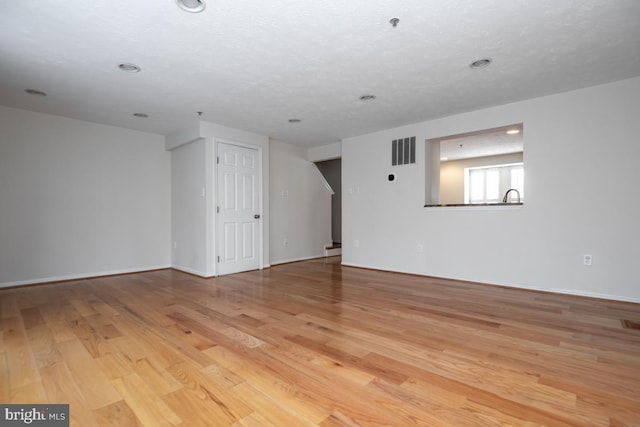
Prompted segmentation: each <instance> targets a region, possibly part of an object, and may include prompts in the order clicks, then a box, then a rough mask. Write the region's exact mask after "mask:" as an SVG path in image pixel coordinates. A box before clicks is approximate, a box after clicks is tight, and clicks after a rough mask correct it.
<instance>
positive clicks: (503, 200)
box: [502, 188, 520, 203]
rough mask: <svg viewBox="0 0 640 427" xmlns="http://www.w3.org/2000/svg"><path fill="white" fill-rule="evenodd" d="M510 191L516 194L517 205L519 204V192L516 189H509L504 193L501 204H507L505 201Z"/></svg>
mask: <svg viewBox="0 0 640 427" xmlns="http://www.w3.org/2000/svg"><path fill="white" fill-rule="evenodd" d="M512 191H515V192H516V194H517V195H518V203H520V192H519V191H518V190H517V189H516V188H510V189H508V190H507V192H506V193H504V197H503V198H502V203H508V202H507V200H508V199H509V193H511V192H512Z"/></svg>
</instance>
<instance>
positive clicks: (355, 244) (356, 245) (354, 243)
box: [353, 240, 360, 248]
mask: <svg viewBox="0 0 640 427" xmlns="http://www.w3.org/2000/svg"><path fill="white" fill-rule="evenodd" d="M353 247H354V248H359V247H360V240H354V241H353Z"/></svg>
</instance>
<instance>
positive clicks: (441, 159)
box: [440, 157, 449, 162]
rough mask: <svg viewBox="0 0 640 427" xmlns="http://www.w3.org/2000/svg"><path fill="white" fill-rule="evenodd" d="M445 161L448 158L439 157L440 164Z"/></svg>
mask: <svg viewBox="0 0 640 427" xmlns="http://www.w3.org/2000/svg"><path fill="white" fill-rule="evenodd" d="M445 160H449V158H448V157H440V161H441V162H444V161H445Z"/></svg>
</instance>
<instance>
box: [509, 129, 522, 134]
mask: <svg viewBox="0 0 640 427" xmlns="http://www.w3.org/2000/svg"><path fill="white" fill-rule="evenodd" d="M518 133H520V129H509V130H508V131H507V135H515V134H518Z"/></svg>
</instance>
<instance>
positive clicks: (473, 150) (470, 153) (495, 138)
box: [429, 123, 524, 161]
mask: <svg viewBox="0 0 640 427" xmlns="http://www.w3.org/2000/svg"><path fill="white" fill-rule="evenodd" d="M509 130H517V131H519V132H518V133H516V134H508V133H507V131H509ZM522 136H523V126H522V124H521V123H519V124H516V125H512V126H504V127H500V128H495V129H486V130H481V131H477V132H472V133H468V134H462V135H451V136H445V137H443V138H437V139H433V140H429V141H430V142H439V143H440V160H442V161H452V160H462V159H470V158H475V157H486V156H497V155H501V154H511V153H522V152H523V151H524V143H523V138H522Z"/></svg>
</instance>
